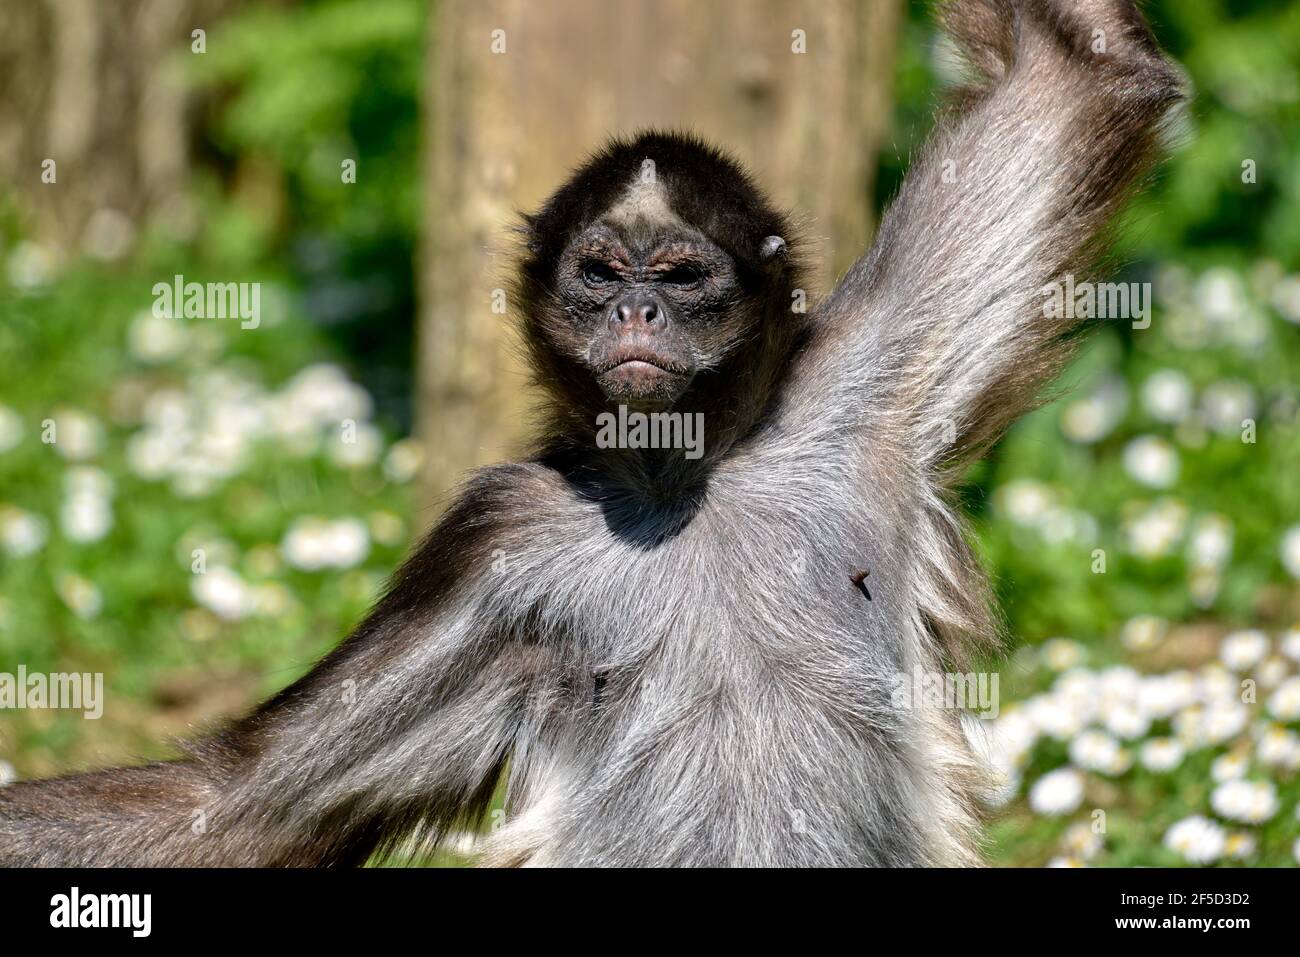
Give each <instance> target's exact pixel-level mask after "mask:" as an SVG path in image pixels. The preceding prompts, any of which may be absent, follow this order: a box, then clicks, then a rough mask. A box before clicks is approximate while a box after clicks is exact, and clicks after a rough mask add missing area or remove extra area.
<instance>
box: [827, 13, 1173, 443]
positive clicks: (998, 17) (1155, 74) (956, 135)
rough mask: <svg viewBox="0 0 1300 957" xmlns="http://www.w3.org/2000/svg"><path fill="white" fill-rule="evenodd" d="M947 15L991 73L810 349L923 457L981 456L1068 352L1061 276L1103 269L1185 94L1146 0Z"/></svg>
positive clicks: (924, 163) (870, 415) (852, 399)
mask: <svg viewBox="0 0 1300 957" xmlns="http://www.w3.org/2000/svg"><path fill="white" fill-rule="evenodd" d="M945 21H946V26H947V29H948V32H949V33H950V34H951V35H952V36H953V38H954V39H955V40H956V42H957V44H958V46H959V47H960V48H961V49H962V51H963V52H964V54H965V57H966V59H967V60H969V61H970V63H971V65H972V66H973V67H974V68H975V69H976V71H977V72H978V75H979V82H978V83H977V85H976V86H975V87H974V88H973V89H970V90H967V91H965V92H964V94H963V95H962V96H961V97H960V98H959V101H958V105H957V107H956V109H955V111H954V113H953V115H951V116H949V117H947V118H946V119H945V120H944V121H942V122H941V123H940V125H939V128H938V129H937V131H936V132H935V133H934V135H933V136H932V138H931V140H930V142H929V143H928V144H927V145H926V147H925V148H924V150H923V151H922V153H921V155H920V156H919V157H918V158H917V160H916V161H915V163H914V164H913V166H912V169H911V171H910V172H909V173H908V175H907V178H906V181H905V182H904V184H903V186H902V189H901V191H900V193H899V195H898V197H897V199H896V200H895V201H894V203H893V205H892V207H891V208H890V209H889V211H888V213H887V214H886V215H885V217H884V219H883V221H882V223H881V226H880V231H879V235H878V238H877V239H876V242H875V244H874V246H873V247H872V249H871V250H870V252H869V253H868V254H867V255H866V256H864V257H863V258H862V259H861V260H859V261H858V263H857V264H855V265H854V266H853V267H852V269H851V270H850V271H849V272H848V274H847V275H846V276H845V278H844V280H843V281H842V282H841V284H840V285H839V287H838V288H837V289H836V290H835V291H834V292H833V293H832V294H831V296H830V297H829V298H828V299H827V301H826V303H825V304H824V306H823V307H822V315H821V317H820V324H819V327H820V329H821V333H820V339H821V341H820V343H819V348H817V349H815V350H814V352H813V353H811V354H810V356H809V358H810V359H811V360H812V361H813V362H815V363H817V364H818V365H819V367H820V368H819V373H820V374H819V375H818V376H817V381H819V382H820V383H822V384H823V385H824V384H825V383H827V382H830V383H834V384H835V385H836V386H837V387H840V388H843V389H844V390H845V391H844V392H843V393H841V394H840V395H839V396H838V399H839V401H840V402H841V404H842V405H843V406H850V407H852V408H855V409H861V410H862V414H863V416H864V417H866V419H867V420H868V421H870V422H872V423H875V424H876V425H877V426H878V427H876V428H873V429H872V433H873V435H874V436H875V437H876V438H877V439H879V440H881V441H883V442H884V443H885V445H886V446H887V447H889V448H893V449H895V450H897V451H898V452H900V453H905V454H907V455H908V456H909V460H911V461H918V462H919V463H920V464H921V465H922V467H923V468H928V467H932V466H935V465H941V464H948V465H952V464H961V463H963V462H965V461H969V459H970V458H971V457H972V456H973V455H975V454H977V453H978V452H979V451H980V450H982V449H983V448H985V447H986V446H987V445H988V444H989V443H990V442H991V441H992V440H994V439H995V438H997V436H998V435H999V434H1000V433H1001V432H1002V431H1003V430H1004V429H1005V428H1006V427H1007V426H1008V425H1009V424H1010V423H1011V422H1012V421H1013V420H1014V419H1015V418H1016V417H1017V416H1019V415H1021V414H1022V413H1023V412H1025V411H1027V409H1028V408H1030V407H1031V406H1032V405H1033V403H1034V399H1035V395H1036V393H1037V392H1038V390H1039V388H1040V386H1041V385H1042V384H1043V383H1044V381H1045V380H1046V379H1048V378H1049V377H1050V376H1051V375H1052V374H1053V373H1054V372H1056V371H1057V370H1058V369H1059V368H1060V366H1061V365H1062V363H1063V362H1064V361H1065V359H1066V358H1067V357H1068V355H1069V352H1070V339H1071V333H1072V332H1074V331H1075V329H1074V327H1075V325H1076V323H1075V322H1074V320H1072V319H1064V318H1062V319H1056V318H1046V317H1045V314H1044V302H1045V301H1046V300H1045V295H1044V287H1045V286H1047V285H1048V284H1050V283H1054V282H1057V281H1058V280H1061V279H1062V278H1063V277H1064V276H1065V275H1066V274H1067V273H1078V272H1080V271H1083V270H1087V269H1088V268H1089V266H1090V264H1091V262H1092V260H1093V259H1094V254H1095V253H1096V252H1097V251H1098V246H1099V234H1100V233H1101V231H1102V229H1103V227H1104V226H1105V224H1106V222H1107V220H1108V219H1109V218H1110V217H1111V216H1112V215H1113V214H1114V213H1115V212H1116V211H1117V209H1118V207H1119V206H1120V205H1121V204H1122V202H1123V200H1124V199H1125V197H1126V196H1127V195H1128V194H1129V193H1130V192H1131V191H1132V188H1133V187H1134V185H1135V184H1136V183H1137V182H1139V181H1140V179H1141V177H1142V176H1143V174H1145V173H1146V172H1147V171H1148V170H1149V169H1150V167H1151V165H1152V163H1153V162H1154V160H1155V158H1156V157H1157V155H1158V153H1159V134H1160V125H1161V122H1162V120H1164V119H1165V117H1166V115H1167V114H1168V112H1169V110H1170V107H1171V106H1172V105H1173V104H1175V103H1176V102H1177V101H1178V100H1179V99H1180V98H1181V96H1182V93H1181V74H1180V73H1179V71H1178V70H1177V68H1176V67H1175V66H1173V65H1172V64H1171V63H1170V62H1169V61H1168V60H1166V59H1165V58H1164V57H1163V56H1162V54H1161V52H1160V50H1159V49H1158V47H1157V46H1156V42H1155V40H1154V39H1153V37H1152V35H1151V33H1150V30H1149V28H1148V27H1147V25H1146V23H1145V21H1144V20H1143V19H1142V16H1141V14H1140V13H1139V12H1138V10H1137V8H1136V6H1135V5H1134V3H1133V2H1132V0H958V2H955V3H952V4H950V5H949V6H947V7H946V8H945ZM1079 278H1080V279H1083V278H1085V277H1083V276H1080V277H1079Z"/></svg>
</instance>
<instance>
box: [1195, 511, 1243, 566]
mask: <svg viewBox="0 0 1300 957" xmlns="http://www.w3.org/2000/svg"><path fill="white" fill-rule="evenodd" d="M1231 554H1232V523H1231V522H1230V521H1228V520H1227V519H1226V518H1224V517H1223V516H1222V515H1213V514H1211V515H1202V516H1201V517H1200V518H1199V519H1197V520H1196V522H1195V523H1194V524H1193V525H1192V530H1191V533H1190V535H1189V536H1188V541H1187V559H1188V561H1190V562H1191V563H1192V564H1193V565H1195V566H1198V567H1202V568H1222V567H1223V566H1224V565H1226V564H1227V562H1228V557H1229V556H1230V555H1231Z"/></svg>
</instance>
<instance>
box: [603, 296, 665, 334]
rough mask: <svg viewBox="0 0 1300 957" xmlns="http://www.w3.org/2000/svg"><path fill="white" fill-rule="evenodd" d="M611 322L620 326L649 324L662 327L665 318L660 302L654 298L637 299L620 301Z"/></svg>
mask: <svg viewBox="0 0 1300 957" xmlns="http://www.w3.org/2000/svg"><path fill="white" fill-rule="evenodd" d="M610 324H611V325H620V326H626V325H628V324H632V325H633V326H637V325H647V326H651V327H654V328H661V327H662V326H663V325H665V319H664V315H663V313H662V312H661V311H660V309H659V304H658V303H656V302H655V301H654V300H653V299H637V300H633V301H630V302H620V303H619V304H618V308H617V309H615V310H614V313H613V315H611V316H610Z"/></svg>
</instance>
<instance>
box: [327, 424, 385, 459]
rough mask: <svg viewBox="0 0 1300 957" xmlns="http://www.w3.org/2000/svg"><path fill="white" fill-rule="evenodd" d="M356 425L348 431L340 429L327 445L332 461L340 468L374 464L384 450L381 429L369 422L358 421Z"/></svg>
mask: <svg viewBox="0 0 1300 957" xmlns="http://www.w3.org/2000/svg"><path fill="white" fill-rule="evenodd" d="M354 426H355V427H354V428H353V429H350V430H348V431H347V432H344V431H343V430H340V431H339V433H338V434H336V435H335V436H334V437H333V439H332V440H331V441H330V442H328V443H327V445H326V448H327V449H328V451H329V457H330V461H331V462H333V463H334V464H335V465H337V466H338V467H339V468H345V469H355V468H364V467H365V466H368V465H374V464H375V463H376V462H378V461H379V455H380V453H381V452H382V451H383V448H384V439H383V436H382V435H381V434H380V432H379V429H377V428H375V426H373V425H371V424H370V423H369V422H357V423H354ZM345 438H346V440H345Z"/></svg>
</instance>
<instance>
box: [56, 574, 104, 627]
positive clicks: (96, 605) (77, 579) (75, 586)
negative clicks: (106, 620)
mask: <svg viewBox="0 0 1300 957" xmlns="http://www.w3.org/2000/svg"><path fill="white" fill-rule="evenodd" d="M54 590H55V591H57V592H58V594H59V597H60V598H61V599H63V603H64V604H65V605H67V606H68V608H69V609H70V610H71V611H72V613H73V614H74V615H76V616H77V617H78V618H84V619H87V620H89V619H91V618H98V617H99V613H100V612H101V611H103V610H104V596H103V595H102V594H101V593H100V591H99V589H98V588H97V587H95V584H94V582H92V581H90V580H89V579H86V578H83V577H82V576H80V575H75V574H65V575H60V576H59V578H58V580H57V581H56V582H55V583H54Z"/></svg>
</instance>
